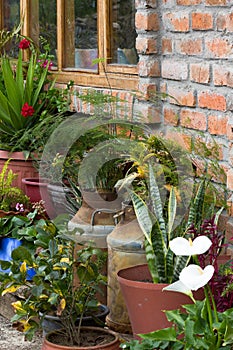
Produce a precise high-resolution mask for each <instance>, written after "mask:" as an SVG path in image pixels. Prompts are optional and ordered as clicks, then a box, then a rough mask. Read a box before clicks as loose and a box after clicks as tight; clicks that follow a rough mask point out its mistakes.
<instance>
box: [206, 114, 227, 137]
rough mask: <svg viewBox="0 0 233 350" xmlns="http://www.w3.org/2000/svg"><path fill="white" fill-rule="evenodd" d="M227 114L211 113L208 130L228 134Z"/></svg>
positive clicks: (213, 132)
mask: <svg viewBox="0 0 233 350" xmlns="http://www.w3.org/2000/svg"><path fill="white" fill-rule="evenodd" d="M227 121H228V118H227V117H226V116H217V115H209V116H208V131H209V132H210V134H212V135H226V133H227Z"/></svg>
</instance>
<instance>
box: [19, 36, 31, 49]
mask: <svg viewBox="0 0 233 350" xmlns="http://www.w3.org/2000/svg"><path fill="white" fill-rule="evenodd" d="M29 46H30V41H29V40H27V39H23V40H21V41H20V43H19V48H20V49H22V50H25V49H28V48H29Z"/></svg>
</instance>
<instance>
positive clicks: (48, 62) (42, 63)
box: [38, 60, 53, 70]
mask: <svg viewBox="0 0 233 350" xmlns="http://www.w3.org/2000/svg"><path fill="white" fill-rule="evenodd" d="M38 62H41V65H40V66H41V67H42V68H47V67H48V70H51V67H52V66H53V62H51V61H49V60H45V61H42V60H38Z"/></svg>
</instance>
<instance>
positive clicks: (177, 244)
mask: <svg viewBox="0 0 233 350" xmlns="http://www.w3.org/2000/svg"><path fill="white" fill-rule="evenodd" d="M169 244H170V249H171V251H172V252H173V253H174V254H175V255H183V256H191V255H199V254H204V253H205V252H206V251H207V250H208V249H209V248H210V246H211V245H212V242H211V240H210V239H209V238H208V237H206V236H199V237H197V238H195V239H194V240H193V241H192V240H191V239H189V240H188V239H186V238H183V237H176V238H174V239H172V240H171V241H170V243H169Z"/></svg>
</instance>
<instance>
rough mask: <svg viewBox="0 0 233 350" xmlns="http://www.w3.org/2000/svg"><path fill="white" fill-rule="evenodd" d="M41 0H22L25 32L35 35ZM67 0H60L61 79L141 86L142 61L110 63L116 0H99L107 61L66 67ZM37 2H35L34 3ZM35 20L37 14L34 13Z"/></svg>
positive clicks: (101, 46)
mask: <svg viewBox="0 0 233 350" xmlns="http://www.w3.org/2000/svg"><path fill="white" fill-rule="evenodd" d="M38 1H39V0H32V1H31V0H20V13H21V16H23V14H24V23H23V28H22V34H23V35H27V36H31V33H30V28H31V21H32V16H31V13H32V11H33V7H35V6H37V5H38ZM65 1H66V0H57V70H56V71H54V74H56V76H57V82H58V83H67V82H69V81H70V80H73V81H74V84H75V85H81V86H90V87H102V88H109V87H111V88H116V89H124V90H133V91H135V90H137V87H138V65H135V66H134V65H118V64H109V63H108V59H107V58H108V57H109V55H110V35H111V32H110V28H111V23H110V22H111V5H112V0H97V27H98V29H97V30H98V49H99V57H103V58H104V59H105V61H104V62H103V63H99V67H98V71H97V72H93V71H90V70H89V71H88V70H85V71H84V70H79V69H77V68H76V69H71V68H62V65H63V59H64V58H63V55H62V53H63V52H64V24H65V22H64V20H65V18H64V12H65ZM0 2H1V3H3V0H0ZM32 3H33V5H32ZM33 21H35V15H34V16H33Z"/></svg>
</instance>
